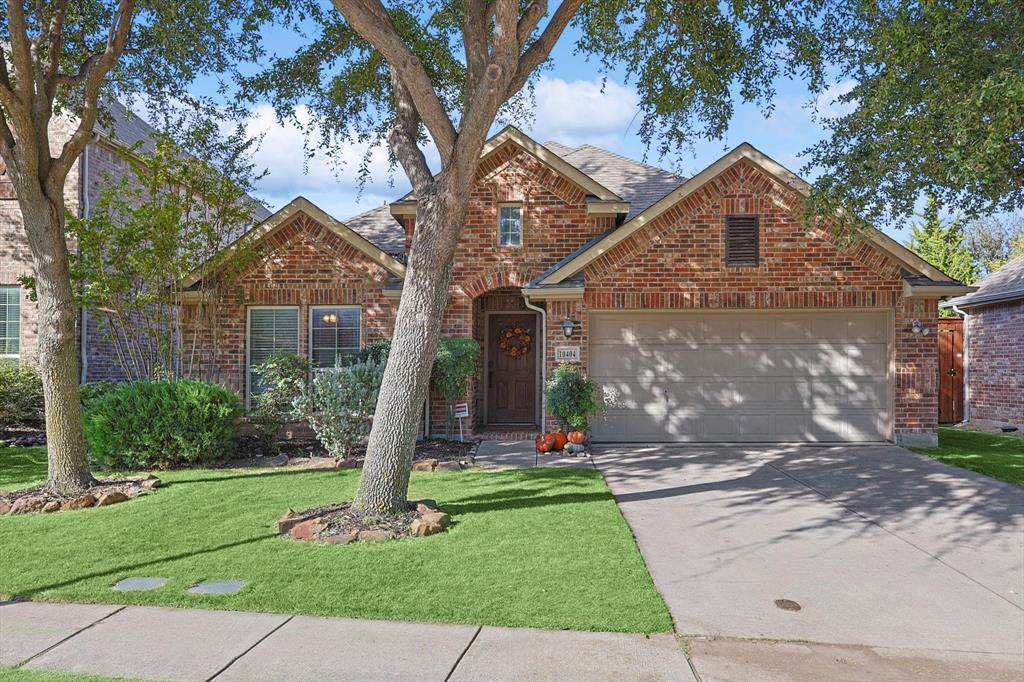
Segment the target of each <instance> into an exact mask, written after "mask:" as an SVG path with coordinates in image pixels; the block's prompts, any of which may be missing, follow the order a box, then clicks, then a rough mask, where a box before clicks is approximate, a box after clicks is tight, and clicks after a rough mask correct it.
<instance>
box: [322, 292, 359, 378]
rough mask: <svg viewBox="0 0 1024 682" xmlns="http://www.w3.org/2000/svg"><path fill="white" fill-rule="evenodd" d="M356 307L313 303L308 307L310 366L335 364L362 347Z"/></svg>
mask: <svg viewBox="0 0 1024 682" xmlns="http://www.w3.org/2000/svg"><path fill="white" fill-rule="evenodd" d="M359 313H360V310H359V308H353V307H341V306H314V307H312V308H311V309H310V311H309V315H310V334H309V338H310V347H309V350H310V360H311V361H312V363H313V367H314V368H317V369H322V368H324V367H334V366H335V365H337V364H338V361H339V360H342V359H344V358H345V356H347V355H351V354H352V353H355V352H357V351H358V350H359V349H360V347H361V333H360V320H359Z"/></svg>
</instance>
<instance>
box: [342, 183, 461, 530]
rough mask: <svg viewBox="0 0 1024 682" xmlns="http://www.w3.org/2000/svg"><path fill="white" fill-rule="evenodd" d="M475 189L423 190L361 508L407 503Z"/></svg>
mask: <svg viewBox="0 0 1024 682" xmlns="http://www.w3.org/2000/svg"><path fill="white" fill-rule="evenodd" d="M468 195H469V188H468V183H456V182H454V181H452V180H451V179H450V178H447V177H439V178H438V179H437V180H435V181H434V182H433V183H432V186H431V187H430V189H428V190H427V191H426V192H418V193H417V197H416V200H417V202H416V203H417V206H416V233H415V236H414V244H413V247H412V249H411V251H410V254H409V263H408V265H407V267H406V275H405V281H404V283H403V285H402V298H401V301H400V302H399V306H398V315H397V316H396V318H395V332H394V335H393V336H392V338H391V353H390V355H389V356H388V363H387V367H386V368H385V370H384V379H383V381H382V383H381V389H380V395H379V397H378V399H377V409H376V412H375V415H374V420H373V428H372V429H371V431H370V440H369V443H368V444H367V448H366V460H365V462H364V464H363V475H362V479H361V480H360V483H359V492H358V494H357V495H356V499H355V506H356V507H357V508H359V509H364V510H374V511H379V512H384V513H397V512H401V511H404V510H405V505H406V496H407V494H408V490H409V472H410V471H411V469H412V459H413V454H414V451H415V448H416V435H417V433H418V431H419V428H420V423H421V420H422V418H423V403H424V401H425V400H426V397H427V391H428V390H429V387H430V370H431V368H432V367H433V364H434V356H435V354H436V353H437V342H438V338H439V336H440V333H441V318H442V316H443V314H444V308H445V305H446V304H447V303H448V285H449V284H450V282H451V278H452V264H453V262H454V258H455V247H456V246H457V245H458V240H459V235H460V234H461V233H462V226H463V223H464V221H465V219H466V202H467V200H468ZM407 313H411V314H407ZM410 396H412V399H410Z"/></svg>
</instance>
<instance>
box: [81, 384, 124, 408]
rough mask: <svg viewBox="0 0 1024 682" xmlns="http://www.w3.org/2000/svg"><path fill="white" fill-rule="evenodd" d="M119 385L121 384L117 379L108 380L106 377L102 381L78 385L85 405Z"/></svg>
mask: <svg viewBox="0 0 1024 682" xmlns="http://www.w3.org/2000/svg"><path fill="white" fill-rule="evenodd" d="M118 386H120V384H119V383H117V382H116V381H107V380H105V379H103V380H100V381H89V382H86V383H84V384H82V385H81V386H79V387H78V390H79V393H80V397H81V399H82V405H83V406H85V405H86V404H88V403H90V402H92V401H93V400H96V399H97V398H100V397H102V396H105V395H106V394H108V393H110V392H111V391H113V390H114V389H115V388H117V387H118Z"/></svg>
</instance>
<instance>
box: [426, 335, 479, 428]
mask: <svg viewBox="0 0 1024 682" xmlns="http://www.w3.org/2000/svg"><path fill="white" fill-rule="evenodd" d="M479 368H480V344H479V343H477V342H476V341H474V340H473V339H466V338H461V337H454V338H447V339H441V340H440V341H439V342H438V344H437V356H436V357H435V358H434V366H433V368H432V369H431V375H430V376H431V379H432V380H433V382H434V387H435V388H436V389H437V392H438V394H439V395H440V396H441V400H443V401H444V402H445V404H446V405H447V406H448V419H447V423H446V425H445V426H446V428H445V430H446V433H447V435H448V437H449V438H451V437H452V435H454V433H455V401H456V400H458V399H459V398H462V397H465V395H466V391H467V390H469V377H470V375H472V374H476V372H477V370H478V369H479Z"/></svg>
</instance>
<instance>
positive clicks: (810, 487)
mask: <svg viewBox="0 0 1024 682" xmlns="http://www.w3.org/2000/svg"><path fill="white" fill-rule="evenodd" d="M765 464H767V465H768V466H769V467H771V468H772V469H775V470H776V471H778V472H779V473H780V474H782V475H783V476H785V477H786V478H789V479H790V480H792V481H796V482H797V483H799V484H800V485H802V486H804V487H805V488H807V489H808V490H811V491H813V492H814V493H815V494H816V495H818V496H819V497H821V498H822V499H824V500H828V501H829V502H831V503H833V504H835V505H838V506H839V507H842V508H843V509H845V510H846V511H848V512H850V513H852V514H855V515H857V516H859V517H860V518H862V519H864V520H865V521H867V522H868V523H870V524H871V525H873V526H875V527H876V528H880V529H882V530H883V531H885V532H886V533H888V534H889V535H891V536H892V537H894V538H896V539H897V540H899V541H900V542H903V543H906V544H908V545H910V546H911V547H913V548H914V549H916V550H917V551H919V552H921V553H922V554H925V555H926V556H928V557H931V558H932V559H934V560H935V561H937V562H939V563H940V564H942V565H943V566H945V567H946V568H948V569H949V570H951V571H953V572H954V573H958V574H959V575H960V576H962V577H964V578H967V579H968V580H970V581H971V582H972V583H974V584H975V585H977V586H978V587H980V588H982V589H983V590H985V591H986V592H990V593H991V594H993V595H995V596H997V597H999V598H1000V599H1002V600H1003V601H1005V602H1006V603H1007V604H1009V605H1010V606H1012V607H1013V608H1015V609H1017V610H1018V611H1024V609H1022V608H1021V607H1020V606H1018V605H1017V604H1015V603H1014V602H1012V601H1010V600H1009V599H1007V598H1006V597H1004V596H1003V595H1002V594H1000V593H999V592H997V591H996V590H994V589H992V588H991V587H989V586H988V585H986V584H984V583H982V582H980V581H978V580H977V579H975V578H972V577H971V576H969V575H967V574H966V573H964V572H963V571H961V570H960V569H959V568H957V567H955V566H951V565H950V564H947V563H946V562H945V561H943V560H942V559H940V558H939V557H937V556H935V555H934V554H932V553H931V552H929V551H928V550H927V549H925V548H924V547H921V546H919V545H917V544H915V543H913V542H911V541H910V540H908V539H906V538H905V537H903V536H902V535H900V534H899V533H897V532H895V531H892V530H889V529H888V528H886V527H885V526H883V525H882V524H881V523H879V522H878V521H875V520H874V519H873V518H871V517H870V516H868V515H867V514H864V513H862V512H860V511H857V510H856V509H854V508H853V507H850V506H848V505H847V504H846V503H844V502H842V501H840V500H837V499H836V498H834V497H831V496H829V495H827V494H825V493H824V492H822V491H821V490H818V489H817V488H815V487H814V486H813V485H811V484H810V483H808V482H807V481H804V480H802V479H800V478H799V477H798V476H795V475H793V474H791V473H789V472H788V471H786V470H785V469H783V468H782V467H780V466H776V465H775V463H774V462H770V461H766V462H765Z"/></svg>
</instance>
